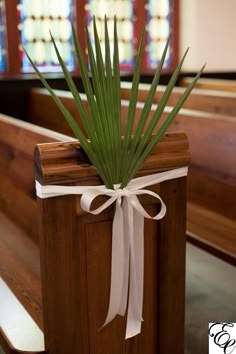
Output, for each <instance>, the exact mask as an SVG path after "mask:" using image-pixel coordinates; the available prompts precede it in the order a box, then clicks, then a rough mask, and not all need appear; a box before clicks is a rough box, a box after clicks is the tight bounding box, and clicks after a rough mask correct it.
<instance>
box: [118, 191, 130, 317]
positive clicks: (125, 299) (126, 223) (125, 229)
mask: <svg viewBox="0 0 236 354" xmlns="http://www.w3.org/2000/svg"><path fill="white" fill-rule="evenodd" d="M122 208H123V218H124V219H123V240H124V241H123V242H124V258H123V286H122V295H121V302H120V307H119V312H118V314H119V315H120V316H125V312H126V309H127V302H128V289H129V262H130V261H129V259H130V239H129V234H128V232H129V218H132V214H131V215H130V214H129V211H128V205H127V198H123V204H122ZM121 271H122V270H121Z"/></svg>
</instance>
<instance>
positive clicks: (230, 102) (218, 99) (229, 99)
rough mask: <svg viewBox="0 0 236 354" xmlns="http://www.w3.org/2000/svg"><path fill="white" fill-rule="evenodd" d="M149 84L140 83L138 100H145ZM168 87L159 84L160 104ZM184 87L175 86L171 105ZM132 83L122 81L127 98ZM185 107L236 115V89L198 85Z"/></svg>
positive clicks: (122, 95) (156, 96) (124, 95)
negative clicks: (215, 88) (225, 90)
mask: <svg viewBox="0 0 236 354" xmlns="http://www.w3.org/2000/svg"><path fill="white" fill-rule="evenodd" d="M199 81H200V80H199ZM190 82H191V80H189V83H190ZM149 89H150V85H149V84H139V91H138V100H139V101H140V102H144V101H145V99H146V97H147V94H148V92H149ZM165 89H166V86H158V88H157V91H156V93H155V96H154V100H153V102H154V103H156V104H158V103H159V102H160V100H161V97H162V95H163V93H164V91H165ZM184 91H185V88H184V87H175V88H174V89H173V91H172V93H171V95H170V98H169V100H168V103H167V104H168V105H169V106H174V105H175V104H176V103H177V101H178V99H179V98H180V97H181V95H182V94H183V93H184ZM130 93H131V83H129V82H121V97H122V98H123V99H125V100H128V99H129V98H130ZM183 108H187V109H193V110H197V111H205V112H211V113H217V114H223V115H230V116H233V117H235V116H236V90H235V91H234V92H223V90H222V92H220V91H213V88H212V89H211V90H210V89H207V88H204V89H199V88H198V86H196V87H195V88H194V89H193V91H192V92H191V95H190V96H189V97H188V98H187V100H186V101H185V103H184V105H183Z"/></svg>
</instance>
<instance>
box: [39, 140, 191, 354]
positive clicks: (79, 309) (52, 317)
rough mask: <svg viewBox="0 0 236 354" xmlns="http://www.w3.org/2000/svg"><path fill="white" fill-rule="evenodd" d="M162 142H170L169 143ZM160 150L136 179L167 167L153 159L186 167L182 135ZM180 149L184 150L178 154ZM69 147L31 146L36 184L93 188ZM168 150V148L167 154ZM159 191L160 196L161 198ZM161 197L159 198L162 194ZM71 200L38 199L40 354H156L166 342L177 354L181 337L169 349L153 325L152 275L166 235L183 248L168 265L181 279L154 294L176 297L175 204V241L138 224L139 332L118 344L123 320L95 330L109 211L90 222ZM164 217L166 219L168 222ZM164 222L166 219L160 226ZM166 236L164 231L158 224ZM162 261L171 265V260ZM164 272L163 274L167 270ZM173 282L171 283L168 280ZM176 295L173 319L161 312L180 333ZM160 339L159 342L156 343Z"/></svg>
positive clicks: (90, 171)
mask: <svg viewBox="0 0 236 354" xmlns="http://www.w3.org/2000/svg"><path fill="white" fill-rule="evenodd" d="M170 138H171V139H170ZM170 140H171V144H170V145H169V141H170ZM178 140H179V143H178ZM181 141H182V142H181ZM175 142H176V145H175ZM183 143H184V144H183ZM160 145H161V148H160V151H158V149H156V151H154V152H153V154H152V155H151V156H150V157H149V158H148V161H147V163H146V164H145V165H144V166H143V168H142V169H141V171H140V172H139V174H138V175H143V174H150V173H155V172H157V171H161V170H165V169H168V166H167V164H166V162H165V161H164V158H161V155H163V156H166V157H167V160H168V161H172V163H171V164H170V166H169V167H170V168H173V167H180V166H183V165H186V164H187V163H188V161H189V153H188V149H187V145H186V137H185V136H184V135H183V134H182V133H180V134H173V135H172V134H169V135H168V136H167V137H166V138H164V139H163V141H162V143H161V144H160ZM165 145H166V148H165ZM174 145H175V149H174V148H173V146H174ZM184 145H185V148H183V146H184ZM170 146H171V147H170ZM63 147H64V149H63ZM77 147H78V146H77ZM75 148H76V145H75V144H68V143H67V144H58V143H55V144H50V153H49V149H48V145H47V144H40V145H38V146H37V149H36V153H35V159H36V171H37V173H36V176H37V179H38V180H39V181H40V182H41V183H43V184H45V183H46V184H55V183H58V182H60V184H63V185H68V184H69V185H70V184H71V183H73V184H79V185H83V184H87V185H94V184H101V180H100V178H98V177H97V176H96V174H95V170H94V168H93V167H92V166H89V165H88V164H85V162H84V160H83V158H82V162H81V164H80V163H78V161H79V160H77V162H76V160H75V155H76V154H79V153H78V149H77V150H75ZM168 149H170V152H168ZM54 150H55V151H54ZM171 150H172V151H173V150H175V152H172V151H171ZM53 151H54V152H53ZM178 153H181V154H182V157H183V159H182V160H181V161H180V160H178V159H177V161H176V163H175V164H174V163H173V160H174V158H173V159H172V158H171V155H172V154H173V156H177V155H178ZM184 154H185V157H184V156H183V155H184ZM63 155H64V157H63ZM168 155H169V158H168ZM78 156H81V155H78ZM65 161H66V162H65ZM66 165H67V166H68V169H67V167H66ZM174 165H175V166H174ZM84 169H85V170H84ZM69 171H72V172H73V178H72V179H71V178H70V177H69V176H70V173H69ZM85 171H86V172H85ZM86 175H87V178H86V179H85V176H86ZM182 183H183V184H182V185H181V191H182V190H183V189H184V183H185V179H184V181H183V182H182ZM167 187H168V182H167V184H166V188H167ZM167 189H168V188H167ZM155 190H156V191H159V190H160V187H159V186H155ZM181 191H179V192H176V190H175V188H170V191H169V194H173V196H172V198H171V197H170V196H169V197H167V198H166V200H165V202H166V203H167V208H168V209H169V218H170V219H171V220H172V222H173V219H175V218H176V214H175V213H176V212H177V209H176V207H173V206H171V204H173V200H174V199H175V195H176V193H177V194H178V193H181ZM165 193H166V192H163V196H164V199H165ZM169 194H168V193H167V196H168V195H169ZM161 195H162V193H161ZM184 198H185V194H184V196H183V199H184ZM79 201H80V197H79V196H63V197H55V198H50V199H42V200H40V201H39V205H40V210H41V215H42V220H41V223H40V225H41V227H42V229H41V243H40V248H41V265H42V284H43V285H42V288H43V311H44V326H45V327H44V328H45V340H46V349H49V350H50V353H51V354H54V353H55V354H62V353H63V354H64V353H68V354H72V353H75V352H76V353H78V354H80V353H81V354H84V353H88V354H98V353H104V354H110V353H113V354H141V353H144V352H145V353H149V354H157V353H164V343H166V342H167V338H168V341H169V342H170V343H172V344H171V345H172V347H175V348H176V350H177V352H178V353H180V352H181V350H182V348H183V336H182V337H181V338H178V342H177V343H175V344H174V343H173V342H174V341H175V335H172V334H171V333H166V332H164V327H163V326H162V322H161V320H160V319H161V311H162V310H161V307H160V306H161V305H160V301H159V292H160V290H159V289H160V288H161V281H160V271H161V270H162V271H163V272H164V269H163V267H162V266H161V262H162V261H161V258H160V257H161V251H160V250H161V248H162V242H163V241H162V240H164V238H168V239H169V237H170V238H172V237H173V238H174V239H175V238H176V240H177V241H176V242H174V244H175V247H177V249H178V248H179V247H182V246H183V249H181V250H179V254H180V257H182V258H183V259H181V260H180V262H179V264H180V265H181V267H180V268H178V267H176V263H175V262H176V259H174V263H173V265H172V269H174V268H176V269H179V272H182V274H181V281H179V275H180V273H178V274H177V275H178V276H177V278H176V279H175V283H174V285H175V289H174V288H173V285H172V287H171V286H170V284H169V285H168V286H167V287H166V288H165V291H164V292H162V293H161V296H166V297H167V298H168V299H171V296H172V291H176V292H177V293H179V294H184V284H183V282H182V280H183V279H184V277H185V274H184V268H183V267H182V264H184V262H185V230H184V227H183V225H184V224H185V218H186V216H185V215H183V214H182V212H183V213H185V208H184V204H183V202H179V201H178V202H176V203H177V204H178V206H179V208H178V212H177V215H178V216H177V217H178V222H177V224H178V225H182V226H181V227H176V236H173V233H172V234H171V233H169V232H167V233H166V234H165V235H164V234H163V236H162V235H161V232H162V231H161V227H160V226H159V224H158V223H157V222H154V221H152V220H145V234H146V239H145V256H146V260H145V285H146V287H145V293H144V320H145V322H144V324H143V330H142V334H140V335H139V336H137V337H135V338H132V339H129V340H127V341H125V339H124V335H125V319H123V318H119V317H117V318H116V319H115V320H114V321H113V322H112V323H111V324H109V325H108V326H106V327H105V328H103V329H101V326H102V324H103V323H104V320H105V316H106V311H107V306H108V299H109V284H110V259H111V258H110V257H111V224H112V218H113V214H114V209H113V207H110V208H109V209H108V210H106V211H104V212H103V213H101V214H100V215H97V216H94V215H93V216H92V215H90V214H86V213H84V212H81V209H80V207H79ZM145 205H147V208H148V209H149V211H152V212H153V211H154V210H157V208H159V204H158V203H157V204H153V200H151V199H150V198H146V201H145ZM173 205H175V203H174V204H173ZM169 218H168V220H170V219H169ZM168 223H170V221H167V224H168ZM163 230H164V229H163ZM167 230H168V226H166V231H167ZM177 233H178V236H177ZM178 240H179V241H178ZM164 242H167V241H164ZM169 242H171V240H169ZM176 254H177V250H176ZM168 262H170V263H172V260H171V258H169V261H168ZM169 270H170V271H171V266H170V267H169ZM175 274H176V273H175ZM173 278H175V276H174V275H173ZM178 287H181V289H178ZM168 291H171V294H170V295H168V294H167V293H166V294H165V295H164V293H165V292H168ZM181 296H182V295H181ZM181 296H178V300H179V301H180V302H181V301H182V302H183V303H182V304H180V303H179V304H178V306H179V312H178V311H177V305H176V311H174V312H173V313H172V312H171V311H168V313H167V316H168V318H169V322H170V323H172V321H173V323H176V321H177V319H179V322H180V323H181V325H180V327H181V328H183V325H184V324H183V318H184V298H183V297H181ZM167 306H168V305H167ZM172 307H173V300H171V302H170V308H172ZM160 337H161V338H164V337H165V338H166V339H165V341H164V342H163V343H162V342H161V340H160ZM58 338H60V340H58Z"/></svg>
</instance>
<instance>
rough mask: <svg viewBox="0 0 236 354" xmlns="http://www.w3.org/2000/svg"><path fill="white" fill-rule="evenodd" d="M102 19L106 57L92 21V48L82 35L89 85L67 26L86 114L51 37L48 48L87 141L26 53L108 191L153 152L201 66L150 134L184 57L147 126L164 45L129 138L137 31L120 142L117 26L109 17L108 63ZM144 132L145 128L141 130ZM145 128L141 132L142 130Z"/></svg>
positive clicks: (134, 103) (77, 44)
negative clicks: (111, 38)
mask: <svg viewBox="0 0 236 354" xmlns="http://www.w3.org/2000/svg"><path fill="white" fill-rule="evenodd" d="M107 21H108V20H107V18H106V17H105V25H104V33H105V35H104V38H105V58H104V57H103V55H102V49H101V45H100V40H99V36H98V31H97V26H96V20H95V18H93V29H94V31H93V34H94V48H95V49H93V45H92V40H91V38H90V35H89V31H88V28H87V26H86V27H85V36H86V43H87V49H88V58H89V63H90V69H91V80H92V84H91V82H90V77H89V73H88V70H87V67H86V64H85V60H84V57H83V53H82V49H81V46H80V42H79V40H78V37H77V34H76V32H75V29H74V27H73V26H72V34H73V40H74V46H75V52H76V56H77V59H78V63H79V68H80V74H81V79H82V82H83V86H84V91H85V94H86V96H87V99H88V104H89V110H90V114H89V113H88V112H87V110H86V109H85V107H84V106H83V102H82V99H81V97H80V94H79V92H78V90H77V88H76V86H75V83H74V81H73V79H72V77H71V75H70V73H69V71H68V69H67V67H66V65H65V63H64V62H63V59H62V57H61V55H60V52H59V50H58V47H57V45H56V42H55V40H54V38H53V36H52V35H51V39H52V43H53V46H54V49H55V52H56V55H57V58H58V61H59V63H60V65H61V68H62V71H63V74H64V77H65V80H66V82H67V85H68V88H69V90H70V91H71V93H72V95H73V98H74V101H75V104H76V107H77V109H78V112H79V114H80V117H81V120H82V123H83V126H84V128H85V131H86V133H87V136H88V137H89V139H90V142H89V141H88V140H87V138H86V137H85V135H84V134H83V132H82V131H81V129H80V127H79V126H78V124H77V122H76V121H75V120H74V118H73V117H72V116H71V114H70V112H69V111H68V109H67V108H66V107H65V106H64V104H63V103H62V102H61V101H60V99H59V98H58V97H57V96H56V94H55V92H54V91H53V89H52V88H51V87H50V86H49V84H48V83H47V81H46V80H45V79H44V77H43V75H42V74H41V73H40V72H39V70H38V69H37V67H36V65H35V64H34V63H33V61H32V59H31V58H30V57H29V55H28V54H27V53H26V55H27V57H28V59H29V61H30V63H31V65H32V66H33V68H34V70H35V71H36V73H37V74H38V76H39V78H40V80H41V82H42V83H43V85H44V86H45V88H46V89H47V90H48V92H49V93H50V95H51V96H52V98H53V100H54V101H55V103H56V104H57V106H58V108H59V109H60V111H61V112H62V114H63V115H64V117H65V119H66V120H67V122H68V124H69V125H70V127H71V129H72V131H73V132H74V134H75V136H76V138H77V139H78V140H79V141H80V144H81V146H82V147H83V149H84V151H85V152H86V154H87V155H88V158H89V159H90V161H91V162H92V163H93V164H94V166H95V167H96V169H97V171H98V174H99V175H100V176H101V178H102V179H103V181H104V183H105V184H106V186H107V187H109V188H113V186H114V184H118V183H120V184H121V187H122V188H123V187H125V186H126V185H127V184H128V182H129V181H130V179H132V178H133V177H134V176H135V174H136V173H137V171H138V169H139V168H140V167H141V165H142V164H143V162H144V161H145V159H146V158H147V157H148V155H149V154H150V153H151V151H152V149H153V148H154V147H155V145H156V144H157V143H158V141H159V140H160V139H161V137H162V136H163V135H164V134H165V132H166V130H167V129H168V128H169V126H170V125H171V123H172V122H173V120H174V118H175V117H176V116H177V114H178V113H179V111H180V109H181V108H182V106H183V104H184V102H185V100H186V99H187V97H188V96H189V94H190V93H191V91H192V89H193V87H194V86H195V84H196V82H197V80H198V78H199V77H200V75H201V73H202V71H203V69H204V67H203V68H202V69H201V70H200V72H199V73H198V74H197V75H196V77H195V78H194V79H193V81H192V83H191V84H190V85H189V86H188V87H187V89H186V90H185V92H184V93H183V95H182V96H181V97H180V98H179V100H178V102H177V104H176V105H175V106H174V107H173V109H172V110H171V112H170V113H169V115H168V116H167V118H166V120H165V121H164V123H163V124H162V125H161V127H160V128H159V130H158V131H157V133H156V134H154V135H152V134H153V131H154V129H155V127H156V126H157V124H158V122H159V120H160V118H161V115H162V113H163V111H164V109H165V107H166V105H167V102H168V99H169V97H170V95H171V93H172V90H173V88H174V85H175V84H176V81H177V79H178V77H179V74H180V70H181V68H182V65H183V62H184V60H185V57H186V55H187V51H188V50H187V51H186V52H185V54H184V56H183V58H182V59H181V61H180V63H179V65H178V66H177V68H176V70H175V71H174V73H173V75H172V76H171V79H170V81H169V83H168V85H167V87H166V90H165V92H164V94H163V96H162V97H161V100H160V102H159V104H158V106H157V108H156V110H155V112H154V114H153V116H152V118H151V120H150V123H149V124H148V126H147V127H146V125H147V120H148V117H149V115H150V111H151V107H152V103H153V98H154V95H155V93H156V89H157V86H158V84H159V80H160V76H161V71H162V68H163V64H164V62H165V58H166V53H167V50H168V45H169V40H168V41H167V44H166V46H165V49H164V52H163V55H162V57H161V60H160V64H159V66H158V68H157V70H156V72H155V75H154V78H153V81H152V84H151V87H150V91H149V93H148V95H147V97H146V100H145V102H144V106H143V110H142V113H141V115H140V119H139V122H138V124H137V128H136V130H135V132H134V136H133V137H132V132H133V129H134V127H133V126H134V119H135V113H136V106H137V99H138V88H139V81H140V68H141V60H142V53H143V45H144V30H143V32H142V36H141V40H140V44H139V49H138V54H137V57H136V62H135V69H134V74H133V82H132V89H131V96H130V102H129V106H128V113H127V117H126V126H125V132H124V138H122V137H121V94H120V69H119V48H118V35H117V22H116V18H114V47H113V61H111V48H110V38H109V33H108V25H107ZM145 127H146V128H145ZM144 129H146V130H145V131H144Z"/></svg>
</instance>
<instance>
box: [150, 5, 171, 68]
mask: <svg viewBox="0 0 236 354" xmlns="http://www.w3.org/2000/svg"><path fill="white" fill-rule="evenodd" d="M147 16H148V25H147V32H148V39H147V41H148V43H147V54H148V55H147V58H148V67H149V68H151V69H152V68H155V67H156V66H157V64H158V63H159V61H160V58H161V55H162V53H163V50H164V47H165V44H166V41H167V39H168V37H169V34H170V28H171V4H170V0H149V1H148V5H147ZM169 65H170V51H169V52H168V53H167V57H166V62H165V64H164V66H165V67H168V66H169Z"/></svg>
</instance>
